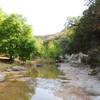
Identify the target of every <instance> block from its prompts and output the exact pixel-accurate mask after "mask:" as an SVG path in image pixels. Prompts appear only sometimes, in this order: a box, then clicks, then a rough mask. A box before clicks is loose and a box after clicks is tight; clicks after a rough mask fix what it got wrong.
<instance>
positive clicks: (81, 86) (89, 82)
mask: <svg viewBox="0 0 100 100" xmlns="http://www.w3.org/2000/svg"><path fill="white" fill-rule="evenodd" d="M59 69H60V70H61V71H62V72H63V73H64V74H65V77H66V79H67V78H68V80H66V81H65V80H64V84H63V85H64V89H63V90H62V91H59V92H57V93H56V95H57V96H60V97H62V98H63V100H100V80H99V79H98V77H97V76H90V75H88V73H89V71H90V69H89V67H88V66H85V65H84V66H83V67H80V66H76V67H74V66H72V65H71V64H68V63H62V64H60V67H59Z"/></svg>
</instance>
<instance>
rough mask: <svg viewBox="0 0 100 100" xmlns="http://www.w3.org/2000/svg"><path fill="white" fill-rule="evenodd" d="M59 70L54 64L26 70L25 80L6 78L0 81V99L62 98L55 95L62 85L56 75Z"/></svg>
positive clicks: (50, 99) (54, 99) (58, 73)
mask: <svg viewBox="0 0 100 100" xmlns="http://www.w3.org/2000/svg"><path fill="white" fill-rule="evenodd" d="M60 74H61V72H60V71H59V70H58V69H57V67H56V66H55V65H46V66H43V67H39V68H37V69H36V71H34V68H31V69H29V71H28V72H27V75H28V77H30V78H29V79H28V80H26V81H21V80H20V81H18V80H12V81H9V80H7V81H6V82H4V83H1V86H0V100H63V99H62V98H60V97H58V96H56V95H55V92H56V91H58V90H60V89H61V87H62V85H61V83H60V82H59V81H58V79H57V77H58V76H59V75H60Z"/></svg>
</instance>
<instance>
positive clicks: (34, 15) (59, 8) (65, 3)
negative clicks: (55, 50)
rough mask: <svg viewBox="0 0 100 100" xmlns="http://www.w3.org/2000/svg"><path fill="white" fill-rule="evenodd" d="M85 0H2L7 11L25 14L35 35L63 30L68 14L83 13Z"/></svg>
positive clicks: (2, 6) (2, 4)
mask: <svg viewBox="0 0 100 100" xmlns="http://www.w3.org/2000/svg"><path fill="white" fill-rule="evenodd" d="M83 1H84V0H0V6H1V8H3V10H4V11H5V12H7V13H8V14H10V13H17V14H22V15H24V16H25V17H26V18H27V20H28V22H29V24H31V25H32V26H33V33H34V34H35V35H47V34H53V33H56V32H59V31H61V30H62V29H63V28H64V23H65V21H66V18H67V17H68V16H79V15H81V14H82V12H83V10H84V9H85V7H84V2H83Z"/></svg>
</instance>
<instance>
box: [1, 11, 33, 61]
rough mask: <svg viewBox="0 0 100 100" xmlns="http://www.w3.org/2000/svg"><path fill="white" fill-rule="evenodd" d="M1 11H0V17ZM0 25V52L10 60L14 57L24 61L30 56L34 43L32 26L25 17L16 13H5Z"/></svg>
mask: <svg viewBox="0 0 100 100" xmlns="http://www.w3.org/2000/svg"><path fill="white" fill-rule="evenodd" d="M1 15H2V12H0V17H1ZM2 19H4V20H3V21H2V23H1V25H0V52H2V53H4V54H6V55H7V56H8V57H9V58H10V61H11V62H12V61H13V60H14V58H15V57H19V59H20V60H23V61H26V60H27V59H30V58H31V57H32V54H33V53H34V50H35V45H34V41H33V37H32V28H31V26H30V25H28V24H27V22H26V19H25V18H24V17H23V16H21V15H17V14H11V15H7V16H6V18H5V17H4V18H2Z"/></svg>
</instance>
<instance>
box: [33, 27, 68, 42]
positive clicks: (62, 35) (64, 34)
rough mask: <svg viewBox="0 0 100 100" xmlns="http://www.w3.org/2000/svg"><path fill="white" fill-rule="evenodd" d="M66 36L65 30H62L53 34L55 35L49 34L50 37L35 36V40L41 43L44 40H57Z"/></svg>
mask: <svg viewBox="0 0 100 100" xmlns="http://www.w3.org/2000/svg"><path fill="white" fill-rule="evenodd" d="M65 36H66V30H65V29H63V30H62V31H61V32H58V33H55V34H51V35H45V36H35V37H36V38H40V39H42V40H43V41H46V40H53V39H57V38H59V37H65Z"/></svg>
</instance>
